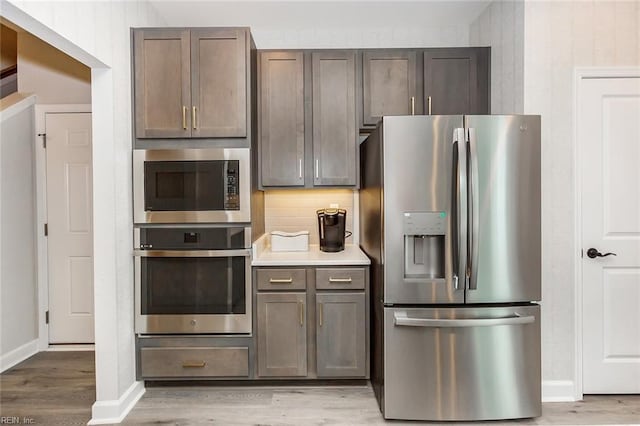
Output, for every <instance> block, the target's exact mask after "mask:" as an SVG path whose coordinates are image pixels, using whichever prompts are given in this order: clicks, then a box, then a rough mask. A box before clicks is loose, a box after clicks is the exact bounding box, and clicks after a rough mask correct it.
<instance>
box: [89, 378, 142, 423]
mask: <svg viewBox="0 0 640 426" xmlns="http://www.w3.org/2000/svg"><path fill="white" fill-rule="evenodd" d="M144 391H145V388H144V382H133V384H132V385H131V386H130V387H129V389H127V390H126V392H125V393H123V394H122V396H121V397H120V398H119V399H117V400H116V399H114V400H110V401H96V402H95V403H94V404H93V407H92V408H91V420H89V423H87V424H89V425H104V424H111V423H120V422H122V421H123V420H124V418H125V417H127V414H129V411H131V409H132V408H133V407H134V406H135V405H136V403H137V402H138V401H139V400H140V398H141V397H142V395H144Z"/></svg>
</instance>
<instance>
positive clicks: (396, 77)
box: [362, 50, 420, 126]
mask: <svg viewBox="0 0 640 426" xmlns="http://www.w3.org/2000/svg"><path fill="white" fill-rule="evenodd" d="M362 68H363V70H362V72H363V74H362V82H363V86H364V87H363V89H364V91H363V102H364V105H363V114H364V122H363V123H362V124H363V125H365V126H375V125H376V124H377V123H378V120H380V117H382V116H383V115H410V114H411V113H412V104H413V112H414V113H415V114H419V113H420V111H418V110H417V108H419V106H420V105H419V102H420V100H419V99H418V98H417V92H416V54H415V52H413V51H407V50H381V51H375V50H374V51H365V52H364V53H363V57H362ZM412 99H413V102H412Z"/></svg>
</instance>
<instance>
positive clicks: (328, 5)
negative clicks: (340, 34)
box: [148, 0, 491, 29]
mask: <svg viewBox="0 0 640 426" xmlns="http://www.w3.org/2000/svg"><path fill="white" fill-rule="evenodd" d="M148 1H149V2H150V3H151V4H152V5H153V6H154V7H155V8H156V9H157V10H158V12H159V14H160V16H161V17H162V18H164V20H165V21H166V23H167V25H169V26H191V27H194V26H203V27H205V26H249V27H252V28H261V29H283V28H292V29H299V28H329V29H330V28H341V29H345V28H347V29H353V28H362V27H367V28H372V27H374V28H375V27H381V28H390V27H391V28H415V27H423V28H424V27H428V26H438V27H446V26H456V27H459V26H461V25H462V26H468V25H469V24H470V23H471V22H472V21H473V20H474V19H475V18H476V17H477V16H478V15H479V14H480V13H481V12H482V11H483V10H484V9H485V8H486V7H487V5H488V4H489V3H491V1H481V0H476V1H469V0H466V1H462V0H449V1H428V0H423V1H364V0H362V1H308V0H307V1H305V0H290V1H265V0H262V1H260V0H258V1H255V0H254V1H245V0H237V1H217V0H208V1H207V0H200V1H178V0H148Z"/></svg>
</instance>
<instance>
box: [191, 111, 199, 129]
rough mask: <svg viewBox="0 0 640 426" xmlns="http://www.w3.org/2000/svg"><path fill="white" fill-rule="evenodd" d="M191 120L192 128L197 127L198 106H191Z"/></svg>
mask: <svg viewBox="0 0 640 426" xmlns="http://www.w3.org/2000/svg"><path fill="white" fill-rule="evenodd" d="M191 121H193V128H194V129H197V128H198V107H196V106H194V107H192V108H191Z"/></svg>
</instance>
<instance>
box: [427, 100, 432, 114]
mask: <svg viewBox="0 0 640 426" xmlns="http://www.w3.org/2000/svg"><path fill="white" fill-rule="evenodd" d="M427 104H428V110H429V115H431V96H427Z"/></svg>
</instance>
